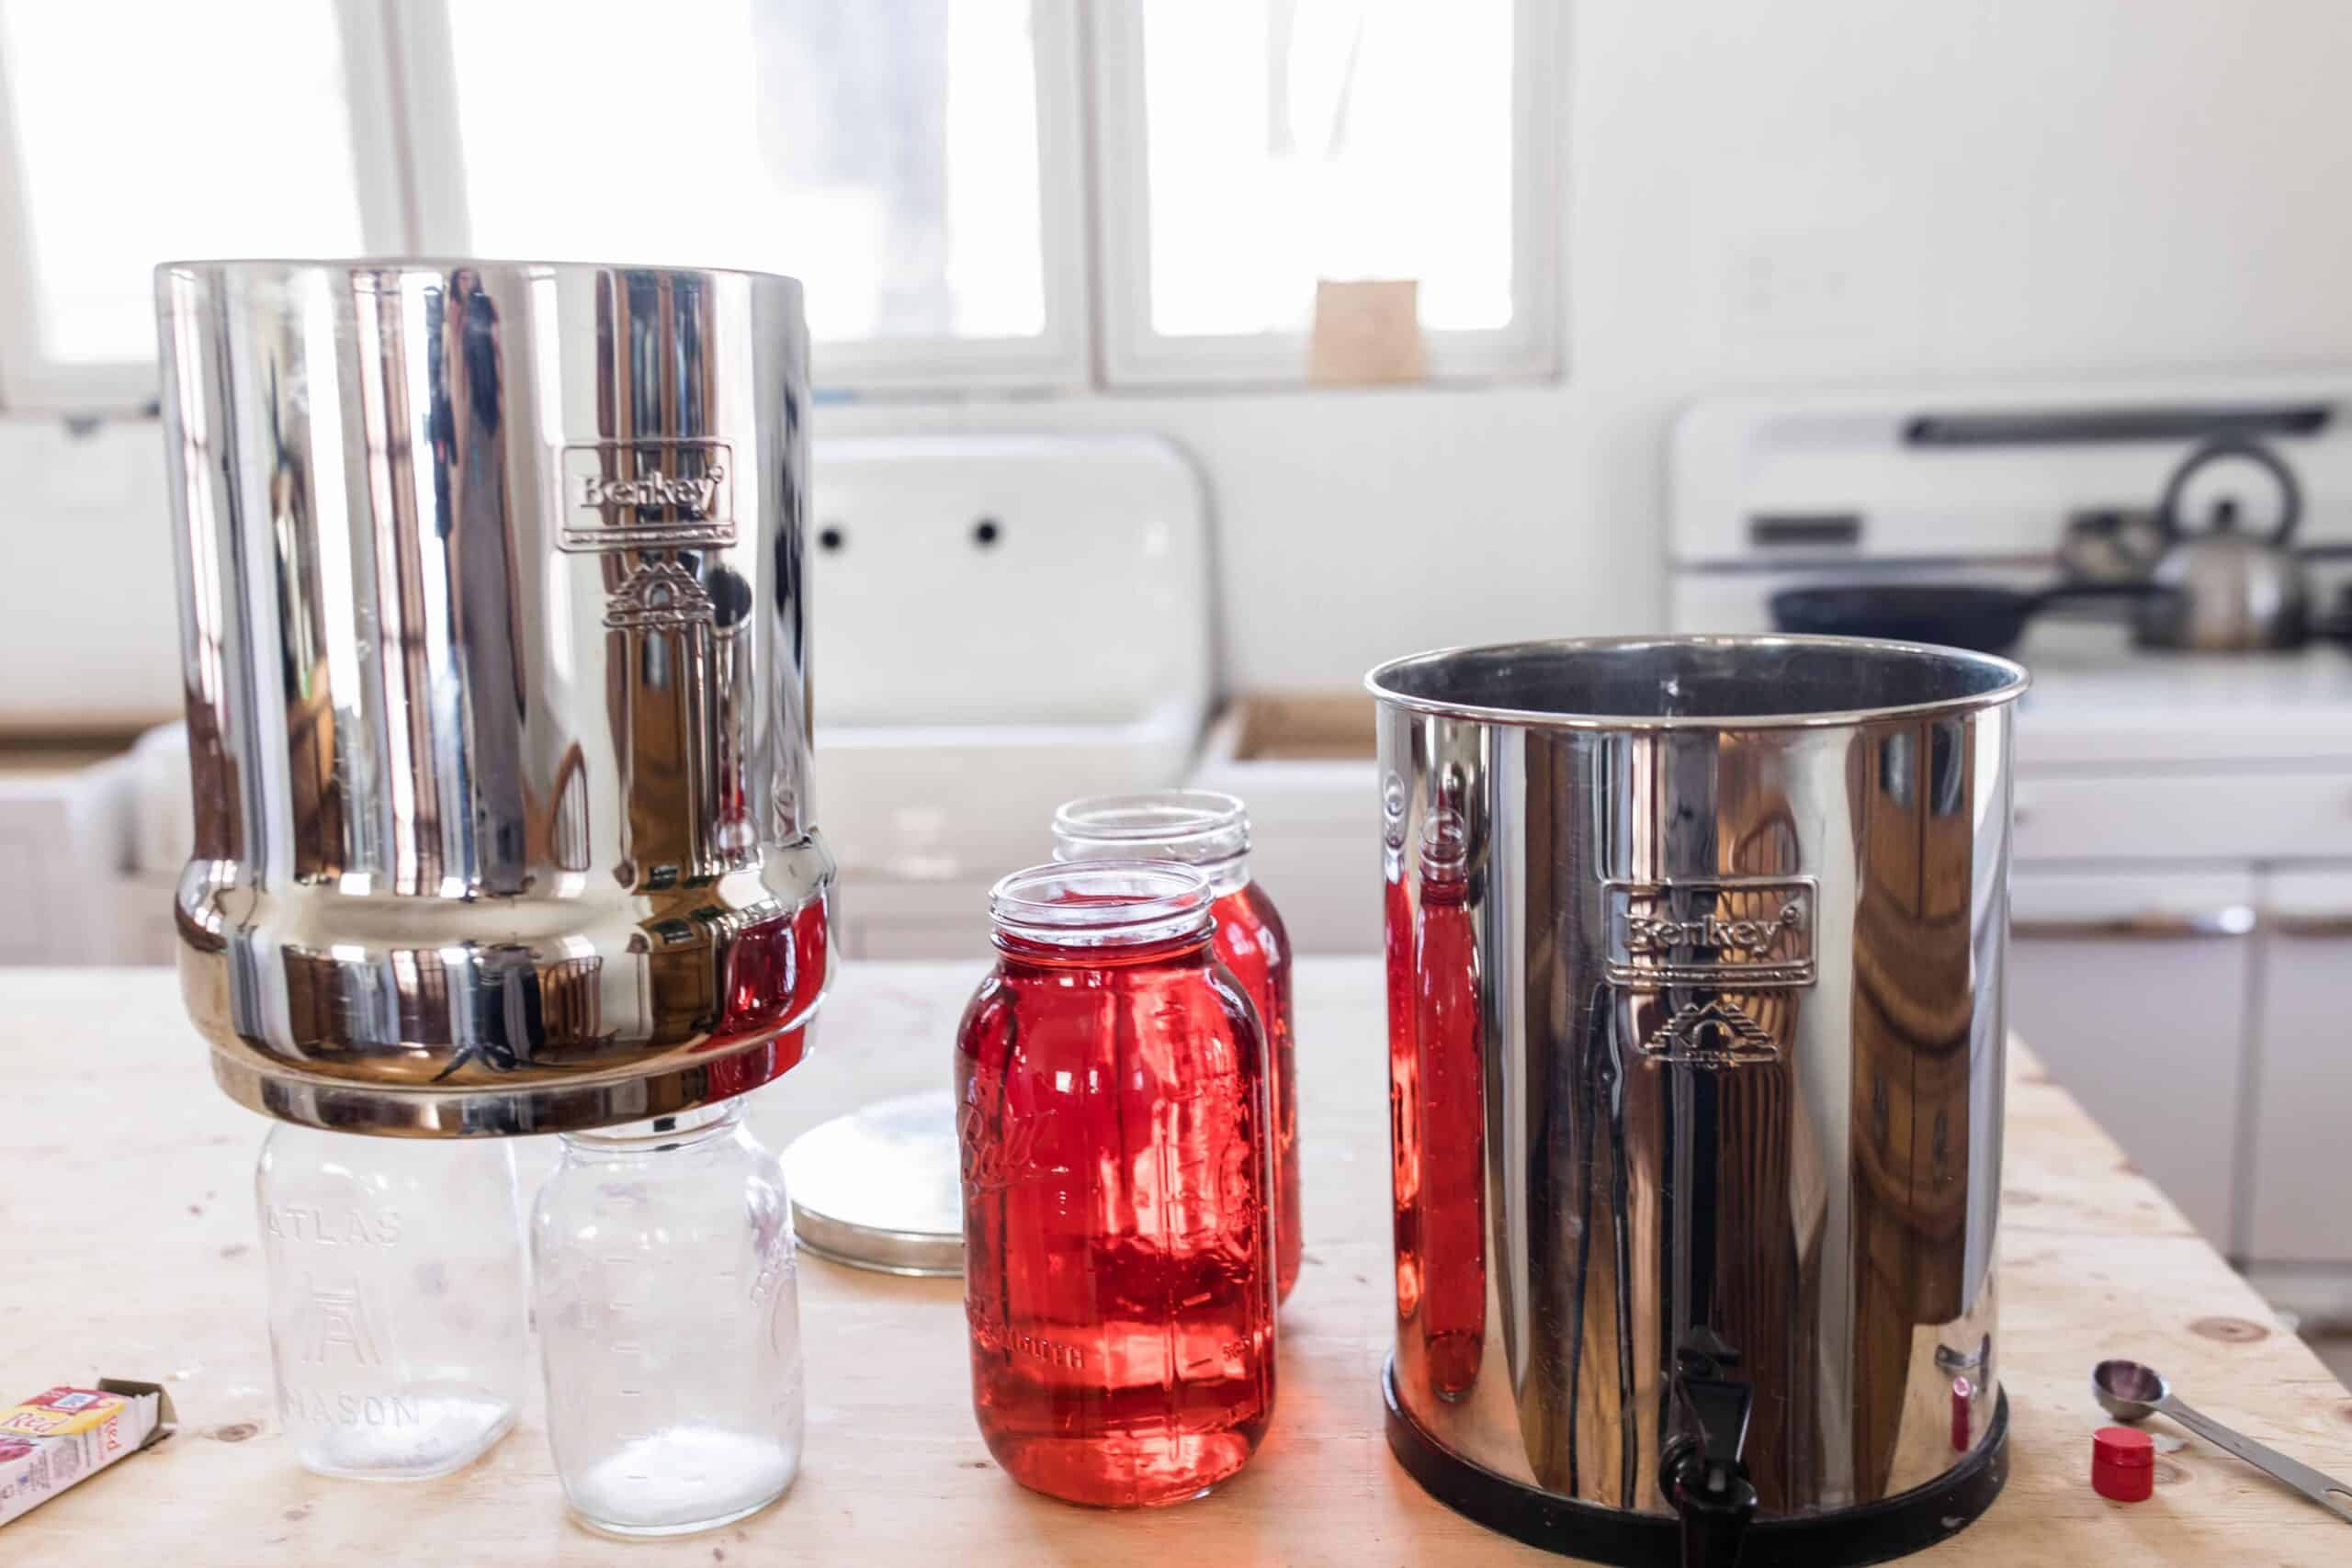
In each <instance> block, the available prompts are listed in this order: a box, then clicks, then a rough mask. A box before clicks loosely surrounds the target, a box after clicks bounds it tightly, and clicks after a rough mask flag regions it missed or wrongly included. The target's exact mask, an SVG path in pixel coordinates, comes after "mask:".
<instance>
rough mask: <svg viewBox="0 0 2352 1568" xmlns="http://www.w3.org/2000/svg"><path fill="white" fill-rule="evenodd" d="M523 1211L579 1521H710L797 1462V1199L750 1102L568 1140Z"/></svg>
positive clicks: (778, 1490) (551, 1405) (654, 1525)
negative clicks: (754, 1129) (759, 1136)
mask: <svg viewBox="0 0 2352 1568" xmlns="http://www.w3.org/2000/svg"><path fill="white" fill-rule="evenodd" d="M562 1144H563V1157H562V1161H561V1163H560V1164H559V1165H558V1166H557V1168H556V1170H555V1174H554V1175H552V1176H550V1177H548V1180H547V1185H546V1186H544V1187H542V1188H541V1189H540V1190H539V1199H538V1203H537V1207H536V1209H535V1210H534V1211H533V1213H532V1220H531V1255H532V1261H533V1263H534V1264H535V1265H536V1272H537V1300H538V1309H539V1310H538V1316H539V1339H540V1354H541V1359H542V1361H543V1363H544V1366H545V1369H546V1372H547V1384H548V1443H549V1446H550V1447H552V1448H553V1449H554V1450H555V1467H556V1474H557V1477H558V1479H560V1481H561V1482H562V1483H563V1493H564V1496H565V1497H566V1498H567V1499H568V1500H569V1501H570V1502H571V1511H572V1512H573V1514H574V1515H576V1516H577V1517H579V1518H580V1520H581V1521H582V1523H583V1524H586V1525H588V1526H589V1527H591V1528H592V1529H599V1530H603V1531H605V1532H607V1533H609V1534H613V1535H624V1536H662V1535H683V1534H685V1533H687V1532H688V1531H692V1530H702V1529H716V1528H718V1526H720V1525H724V1524H730V1523H732V1522H733V1521H735V1520H737V1519H740V1518H741V1517H744V1516H745V1515H747V1514H752V1513H754V1512H756V1511H758V1510H759V1509H761V1508H763V1507H765V1506H768V1505H769V1504H770V1503H773V1502H775V1500H776V1499H777V1498H778V1497H781V1496H783V1495H784V1493H785V1490H786V1488H787V1487H789V1486H790V1485H791V1484H792V1480H793V1477H794V1476H795V1475H797V1474H798V1473H799V1470H800V1438H801V1426H802V1420H803V1404H802V1397H803V1396H802V1387H801V1372H800V1308H799V1301H800V1297H799V1287H798V1283H797V1277H796V1275H795V1271H794V1264H793V1247H792V1209H791V1205H790V1204H789V1203H787V1202H786V1199H785V1190H784V1171H783V1169H782V1168H781V1167H779V1166H778V1165H777V1163H776V1159H775V1156H774V1155H773V1154H770V1153H769V1152H768V1151H767V1149H766V1148H764V1147H763V1146H762V1145H761V1144H760V1143H759V1142H758V1141H757V1140H756V1139H754V1138H753V1137H752V1134H751V1133H750V1132H749V1131H748V1130H747V1129H746V1128H745V1127H744V1125H743V1101H742V1100H728V1101H725V1102H723V1103H721V1104H718V1105H712V1106H704V1107H701V1108H699V1109H696V1110H693V1111H680V1112H678V1113H677V1114H676V1115H674V1116H663V1117H660V1118H657V1119H656V1120H654V1121H650V1122H636V1123H633V1124H631V1125H628V1126H626V1127H615V1128H610V1129H607V1130H605V1131H602V1132H595V1133H567V1134H564V1135H563V1139H562Z"/></svg>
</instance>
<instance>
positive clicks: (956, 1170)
mask: <svg viewBox="0 0 2352 1568" xmlns="http://www.w3.org/2000/svg"><path fill="white" fill-rule="evenodd" d="M960 1157H961V1156H960V1155H959V1153H958V1146H957V1143H956V1101H955V1098H954V1097H953V1096H952V1095H950V1094H948V1093H947V1091H946V1090H944V1089H938V1090H933V1091H931V1092H929V1093H924V1094H910V1095H905V1096H902V1097H900V1098H899V1099H896V1100H878V1101H876V1103H874V1104H872V1105H868V1106H866V1107H865V1108H864V1109H862V1110H859V1111H852V1112H850V1113H849V1114H848V1115H846V1116H836V1117H834V1118H833V1119H832V1120H831V1121H830V1122H825V1123H823V1124H822V1125H820V1126H818V1127H813V1128H811V1129H809V1131H808V1132H806V1133H803V1134H800V1136H798V1137H797V1138H795V1139H793V1140H792V1142H791V1143H790V1144H789V1145H786V1148H785V1151H784V1185H785V1190H786V1191H787V1192H789V1193H790V1194H791V1195H792V1223H793V1230H794V1232H795V1234H796V1235H797V1236H798V1238H799V1243H800V1246H801V1247H804V1248H805V1249H807V1250H808V1251H809V1252H813V1253H815V1254H816V1255H817V1256H818V1257H820V1258H831V1259H832V1260H833V1261H835V1262H837V1263H847V1264H849V1265H851V1266H853V1267H854V1268H859V1269H876V1270H877V1271H879V1272H881V1273H885V1274H934V1275H938V1274H961V1273H962V1272H963V1271H964V1196H963V1188H962V1185H961V1180H960V1177H961V1167H960V1163H959V1162H960Z"/></svg>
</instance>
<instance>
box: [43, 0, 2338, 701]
mask: <svg viewBox="0 0 2352 1568" xmlns="http://www.w3.org/2000/svg"><path fill="white" fill-rule="evenodd" d="M1567 31H1568V35H1569V36H1568V39H1567V47H1568V49H1569V51H1571V55H1572V62H1571V66H1570V72H1569V77H1570V84H1571V85H1570V94H1569V102H1568V104H1567V106H1566V114H1565V120H1566V124H1565V129H1564V132H1563V133H1564V135H1565V136H1566V142H1567V168H1568V176H1567V188H1566V193H1565V203H1564V213H1563V221H1564V222H1565V224H1566V255H1567V258H1568V269H1569V271H1568V279H1567V286H1568V298H1569V309H1568V311H1567V321H1568V325H1567V344H1566V356H1567V362H1568V372H1567V376H1566V380H1565V381H1564V382H1563V383H1562V384H1560V385H1557V386H1548V387H1520V388H1509V389H1485V390H1467V389H1465V390H1455V391H1428V390H1408V391H1366V392H1351V393H1331V392H1316V393H1280V394H1276V393H1268V394H1261V395H1251V396H1241V397H1236V396H1225V395H1213V394H1206V393H1188V394H1183V395H1171V396H1166V397H1142V396H1135V395H1117V396H1095V397H1083V398H1073V399H1064V400H1052V401H1010V402H1008V401H996V402H974V403H967V404H933V405H908V404H897V405H878V404H877V405H866V406H842V407H831V408H828V409H826V410H825V411H823V412H822V413H821V415H820V425H819V429H820V434H826V433H837V434H852V433H855V434H867V433H876V432H884V431H902V430H979V429H989V430H1035V429H1038V428H1055V429H1116V430H1150V431H1159V432H1162V433H1165V434H1169V435H1170V436H1172V437H1174V438H1175V439H1177V440H1178V441H1180V442H1182V444H1184V445H1185V446H1187V447H1189V448H1190V449H1191V450H1192V451H1193V453H1194V454H1195V455H1196V456H1197V457H1199V458H1200V460H1201V462H1202V464H1203V466H1204V468H1205V470H1206V471H1207V474H1208V476H1209V480H1210V484H1211V487H1212V489H1213V491H1214V492H1215V495H1216V503H1217V506H1218V510H1219V513H1220V525H1221V528H1222V535H1223V538H1222V545H1223V552H1224V558H1223V562H1222V566H1221V570H1222V573H1223V578H1224V586H1225V590H1226V593H1225V604H1226V609H1225V615H1226V622H1227V625H1226V633H1227V673H1228V679H1229V681H1230V682H1232V683H1234V684H1237V685H1242V686H1252V687H1274V686H1279V687H1306V686H1340V685H1352V684H1353V683H1354V682H1355V681H1356V680H1357V679H1358V677H1359V676H1360V675H1361V674H1362V672H1363V670H1364V669H1365V668H1366V667H1367V666H1368V665H1370V664H1372V663H1374V662H1375V661H1376V660H1380V659H1382V658H1385V657H1387V656H1389V655H1392V654H1395V653H1398V652H1401V651H1405V650H1408V649H1415V648H1419V647H1426V646H1430V645H1433V644H1440V643H1447V642H1459V641H1467V640H1476V639H1487V638H1498V637H1518V636H1533V635H1541V634H1559V633H1569V632H1605V631H1614V630H1629V629H1638V628H1641V627H1645V626H1653V625H1656V624H1657V621H1658V619H1659V617H1660V615H1661V606H1662V599H1663V594H1662V584H1661V562H1660V550H1659V543H1658V533H1659V527H1660V519H1661V515H1662V512H1663V507H1662V492H1663V486H1664V468H1663V462H1664V459H1663V456H1662V437H1663V434H1664V432H1665V429H1666V425H1667V422H1668V419H1669V418H1670V416H1671V414H1672V412H1673V411H1674V409H1675V408H1677V407H1678V406H1679V404H1680V403H1682V402H1683V401H1684V400H1687V399H1689V398H1690V397H1691V396H1693V395H1696V394H1698V393H1701V392H1702V391H1706V390H1709V389H1717V388H1722V387H1726V386H1736V385H1747V386H1754V385H1762V384H1771V383H1810V384H1819V383H1825V382H1835V381H1855V380H1867V379H1872V378H1903V379H1913V378H1921V377H1943V376H1951V377H1972V376H1987V377H1989V376H1995V375H1998V376H2003V377H2010V376H2015V375H2018V374H2029V375H2030V374H2033V373H2038V372H2052V373H2064V374H2084V373H2091V374H2098V373H2108V372H2118V371H2130V370H2133V369H2139V368H2156V367H2166V368H2179V367H2274V366H2296V365H2316V364H2324V363H2336V364H2342V363H2345V362H2347V361H2352V92H2347V91H2346V86H2345V84H2346V82H2347V81H2352V6H2347V5H2344V4H2340V3H2338V0H1960V3H1951V0H1773V3H1771V4H1770V5H1754V4H1740V3H1736V0H1720V3H1717V4H1713V5H1707V6H1698V5H1692V4H1678V3H1660V0H1581V3H1579V4H1577V5H1576V6H1575V8H1574V13H1573V21H1572V24H1571V26H1570V28H1568V29H1567ZM1237 243H1246V237H1243V238H1241V239H1238V241H1237ZM56 446H57V447H58V448H59V449H60V450H62V449H63V447H64V446H65V444H64V443H63V442H62V438H58V440H57V442H56ZM17 449H19V448H15V447H6V446H0V465H6V463H7V460H8V452H9V450H17ZM26 460H28V459H26V458H24V457H21V456H20V457H18V461H19V462H22V461H26ZM60 460H64V459H62V458H61V459H60ZM159 460H160V459H159ZM5 474H6V468H5V467H0V481H4V480H5ZM817 483H818V486H819V509H820V512H821V510H822V485H823V476H822V473H821V472H820V473H819V475H818V476H817ZM6 490H7V491H9V492H10V493H22V492H21V491H20V489H19V487H17V485H15V484H6ZM150 525H152V526H153V527H155V528H157V529H160V527H161V520H160V519H153V520H149V521H147V522H142V523H141V525H140V526H141V528H145V527H148V526H150ZM142 537H144V536H142ZM156 537H157V539H158V548H156V549H155V550H153V551H152V552H149V551H140V552H133V553H130V555H129V556H128V557H127V558H126V559H125V560H124V562H123V570H124V571H125V572H126V573H132V574H135V580H134V581H131V582H130V584H128V585H127V586H126V587H124V588H123V589H122V592H124V593H125V594H126V595H128V596H130V597H131V598H133V599H137V600H141V601H142V602H153V603H164V604H167V603H168V592H167V590H165V588H164V579H165V578H167V576H168V571H169V567H168V558H167V556H166V555H165V554H164V551H163V550H162V548H161V547H160V537H161V536H160V534H158V535H157V536H156ZM18 538H19V540H20V541H21V540H22V538H23V536H22V535H21V534H19V536H18ZM60 548H61V549H63V550H67V551H68V553H70V554H71V555H74V556H76V557H80V558H82V562H83V570H87V565H88V563H87V559H86V555H85V552H84V551H82V550H81V549H79V548H75V547H71V545H70V542H61V545H60ZM31 550H32V547H31V546H29V545H27V544H23V543H21V542H19V543H12V544H11V545H10V546H9V547H8V555H9V558H11V559H12V560H16V561H18V562H20V563H22V564H24V565H26V566H27V567H28V568H30V569H31V570H28V571H27V572H25V573H22V574H17V573H12V574H11V575H10V577H9V578H8V579H6V581H8V584H9V585H8V586H7V587H6V589H5V590H0V592H5V593H6V595H7V605H8V609H9V615H7V616H5V617H0V626H10V627H11V629H10V630H8V631H7V632H6V634H5V635H0V659H5V660H6V665H7V668H8V671H9V680H10V682H14V683H18V684H19V685H22V684H23V683H25V682H31V683H32V684H31V686H30V687H29V688H28V689H30V690H34V691H41V690H49V689H51V688H59V689H62V688H63V687H64V685H65V683H66V682H70V680H71V675H70V670H71V666H72V660H70V659H69V658H57V657H51V658H47V659H42V660H28V659H25V658H23V657H21V650H22V649H32V648H40V647H51V646H54V638H55V637H57V636H59V635H65V634H59V633H56V632H55V631H54V629H53V627H52V626H51V625H50V624H49V623H48V622H47V621H46V620H45V619H44V618H43V617H42V616H41V615H40V611H41V606H42V604H45V603H48V602H49V600H48V596H47V595H46V594H45V592H40V591H38V590H28V581H38V580H39V579H40V577H42V576H43V575H45V574H44V573H43V572H42V571H41V570H40V560H39V559H35V558H31V556H30V554H29V552H30V551H31ZM150 578H153V579H154V581H153V582H150V581H147V580H148V579H150ZM37 593H38V594H39V602H36V594H37ZM66 646H68V647H69V649H70V643H69V644H68V645H66ZM170 646H171V645H170V638H169V636H168V633H167V631H165V632H164V633H161V634H159V636H158V637H157V640H156V647H157V649H158V650H159V654H160V656H161V657H162V658H163V659H164V660H165V667H164V671H161V672H159V675H158V678H157V682H156V694H155V705H156V706H158V707H161V708H165V709H168V708H170V707H171V706H173V705H175V704H176V701H177V693H176V689H175V685H174V684H173V682H172V680H171V678H170V676H169V674H168V657H169V649H170ZM114 657H115V658H116V659H117V660H120V659H121V658H122V657H123V655H122V651H121V649H120V648H119V646H118V648H117V650H116V653H115V655H114ZM5 708H6V703H5V701H0V712H5Z"/></svg>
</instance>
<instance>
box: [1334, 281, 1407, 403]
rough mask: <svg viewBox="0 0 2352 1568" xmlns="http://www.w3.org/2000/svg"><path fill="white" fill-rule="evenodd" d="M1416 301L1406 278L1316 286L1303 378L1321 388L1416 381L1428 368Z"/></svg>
mask: <svg viewBox="0 0 2352 1568" xmlns="http://www.w3.org/2000/svg"><path fill="white" fill-rule="evenodd" d="M1420 297H1421V286H1420V284H1419V281H1418V280H1416V279H1413V278H1409V277H1405V278H1367V279H1363V280H1360V281H1350V282H1334V281H1332V280H1331V279H1329V278H1325V279H1324V280H1322V281H1321V282H1319V283H1317V284H1316V286H1315V333H1314V335H1313V337H1312V338H1310V339H1309V340H1308V343H1307V346H1306V378H1307V379H1308V380H1310V381H1313V382H1316V383H1317V384H1318V385H1321V386H1327V387H1363V386H1376V385H1380V384H1383V383H1389V382H1397V381H1418V380H1420V379H1421V378H1422V377H1423V376H1424V375H1425V374H1427V368H1428V367H1427V362H1426V360H1425V358H1424V356H1423V355H1422V352H1421V310H1420Z"/></svg>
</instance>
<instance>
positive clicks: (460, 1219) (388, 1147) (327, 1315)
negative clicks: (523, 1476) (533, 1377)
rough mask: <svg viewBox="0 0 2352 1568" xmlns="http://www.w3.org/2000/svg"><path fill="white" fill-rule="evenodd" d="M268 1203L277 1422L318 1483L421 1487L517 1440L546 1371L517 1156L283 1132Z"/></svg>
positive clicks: (266, 1165)
mask: <svg viewBox="0 0 2352 1568" xmlns="http://www.w3.org/2000/svg"><path fill="white" fill-rule="evenodd" d="M254 1195H255V1198H256V1199H257V1201H258V1204H259V1208H260V1219H261V1234H262V1251H263V1254H264V1256H265V1257H266V1259H267V1260H268V1267H269V1348H270V1362H271V1366H272V1369H273V1371H275V1372H276V1374H277V1414H278V1421H279V1424H280V1425H281V1426H282V1427H284V1429H285V1432H286V1436H287V1439H288V1441H289V1442H291V1443H292V1444H293V1446H294V1453H295V1457H296V1458H297V1459H298V1460H300V1462H301V1464H302V1466H303V1468H304V1469H306V1470H311V1471H316V1472H318V1473H320V1474H322V1475H339V1476H352V1477H357V1478H361V1479H371V1480H388V1481H413V1480H422V1479H423V1478H424V1477H426V1476H433V1475H446V1474H447V1473H448V1472H450V1471H453V1470H456V1469H458V1467H459V1466H461V1465H464V1464H466V1463H468V1462H469V1461H471V1460H473V1459H475V1458H476V1457H477V1456H479V1455H480V1454H481V1453H482V1452H483V1451H484V1450H487V1449H488V1448H489V1447H490V1446H491V1445H492V1443H495V1442H496V1441H498V1439H499V1438H502V1437H503V1436H505V1434H506V1431H507V1428H508V1427H512V1426H514V1424H515V1408H516V1406H517V1405H518V1404H520V1403H521V1401H522V1396H523V1390H524V1387H525V1385H526V1380H527V1379H528V1377H529V1369H530V1335H529V1329H528V1325H527V1323H526V1315H525V1308H526V1299H527V1289H528V1287H527V1285H526V1279H525V1268H524V1261H523V1229H522V1223H521V1213H520V1209H519V1206H518V1203H517V1200H516V1194H515V1156H514V1152H513V1150H512V1149H511V1148H509V1147H508V1146H507V1145H505V1144H504V1143H503V1142H500V1141H497V1140H488V1141H483V1142H466V1143H452V1142H448V1141H446V1140H442V1139H407V1138H370V1137H359V1136H356V1135H353V1134H341V1133H323V1132H320V1131H317V1130H316V1129H313V1128H309V1127H298V1126H294V1125H292V1124H290V1123H288V1124H282V1125H280V1126H277V1127H275V1128H273V1129H271V1131H270V1134H269V1136H268V1138H267V1139H266V1140H265V1141H264V1142H263V1144H262V1150H261V1161H260V1165H259V1167H258V1168H256V1170H255V1171H254Z"/></svg>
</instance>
